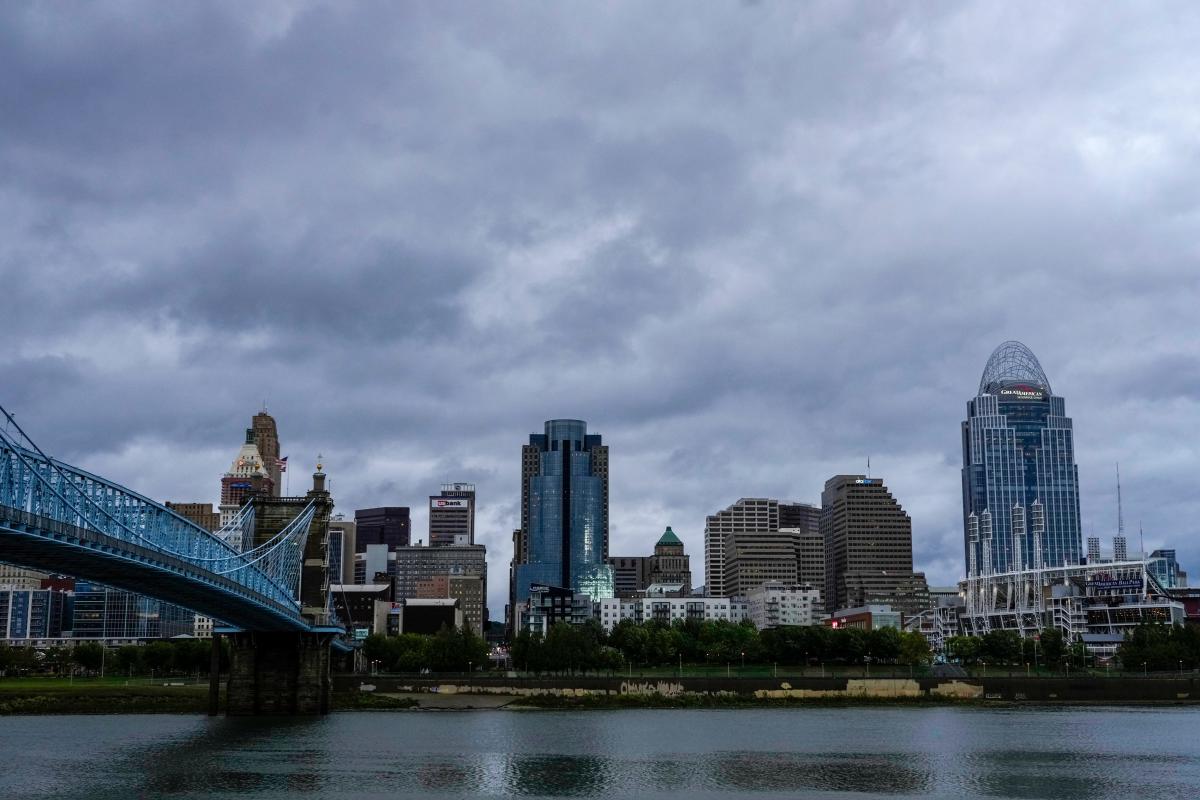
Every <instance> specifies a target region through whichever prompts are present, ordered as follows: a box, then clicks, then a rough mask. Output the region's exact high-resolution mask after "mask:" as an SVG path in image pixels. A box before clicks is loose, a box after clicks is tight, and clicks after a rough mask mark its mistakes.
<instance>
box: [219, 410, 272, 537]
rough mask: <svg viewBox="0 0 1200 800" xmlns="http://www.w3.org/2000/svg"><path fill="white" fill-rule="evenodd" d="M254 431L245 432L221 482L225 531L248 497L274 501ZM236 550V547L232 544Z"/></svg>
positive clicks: (247, 430)
mask: <svg viewBox="0 0 1200 800" xmlns="http://www.w3.org/2000/svg"><path fill="white" fill-rule="evenodd" d="M254 439H255V436H254V429H253V428H247V429H246V438H245V441H244V442H243V443H242V446H241V449H239V450H238V454H237V455H236V456H235V457H234V459H233V463H232V464H230V465H229V471H228V472H226V473H225V475H224V476H223V477H222V478H221V505H220V507H219V511H220V512H221V525H222V527H224V526H225V525H226V524H228V523H229V522H230V521H231V520H232V519H233V518H234V517H236V516H237V513H238V510H239V509H240V508H241V507H242V506H243V505H245V503H246V501H247V500H249V499H250V498H251V497H260V496H261V497H274V496H276V492H275V481H274V480H273V479H272V478H271V473H270V472H269V471H268V470H267V466H266V465H265V464H264V463H263V457H262V454H261V453H259V451H258V445H257V444H255V443H254ZM234 544H235V546H237V543H234Z"/></svg>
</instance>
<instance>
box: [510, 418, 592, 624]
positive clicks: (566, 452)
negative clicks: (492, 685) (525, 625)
mask: <svg viewBox="0 0 1200 800" xmlns="http://www.w3.org/2000/svg"><path fill="white" fill-rule="evenodd" d="M521 530H522V534H521V536H522V537H523V538H524V539H525V540H526V541H525V542H523V543H522V548H521V549H522V550H523V551H524V555H525V559H526V560H525V561H524V562H523V563H519V564H515V565H514V569H513V575H514V583H515V585H514V587H513V588H512V589H511V590H510V593H509V594H510V597H512V603H513V604H514V606H515V605H517V604H520V603H522V602H524V601H525V600H527V599H528V598H529V594H530V587H531V586H533V585H535V584H536V585H541V586H552V587H559V588H564V589H569V590H571V591H572V592H575V593H579V594H586V595H588V596H589V597H592V598H601V597H612V595H613V575H612V568H611V567H610V566H609V565H608V563H607V559H608V447H606V446H605V445H604V444H603V441H602V439H601V437H600V436H599V435H597V434H589V433H588V432H587V423H585V422H583V421H582V420H573V419H557V420H550V421H548V422H546V424H545V428H544V432H543V433H540V434H537V433H535V434H531V435H530V437H529V444H527V445H525V446H524V447H523V448H522V452H521ZM515 613H516V611H515V609H514V614H515Z"/></svg>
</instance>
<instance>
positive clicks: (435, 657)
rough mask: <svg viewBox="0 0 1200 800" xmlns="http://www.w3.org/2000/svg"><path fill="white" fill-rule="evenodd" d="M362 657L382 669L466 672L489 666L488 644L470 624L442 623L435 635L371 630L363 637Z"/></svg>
mask: <svg viewBox="0 0 1200 800" xmlns="http://www.w3.org/2000/svg"><path fill="white" fill-rule="evenodd" d="M363 657H364V658H365V659H366V660H367V663H368V664H369V665H371V666H372V667H374V668H375V669H377V670H380V671H383V672H424V671H426V670H428V671H430V672H467V671H469V670H476V669H487V667H488V646H487V642H485V641H484V640H483V639H481V638H479V637H478V636H476V635H475V633H474V632H473V631H471V630H470V629H468V628H461V629H453V628H447V627H443V628H442V629H441V630H440V631H438V632H437V633H436V634H434V635H432V636H428V635H423V634H418V633H404V634H401V635H399V636H383V635H381V634H377V633H376V634H371V635H370V636H368V637H367V638H366V639H365V640H364V641H363Z"/></svg>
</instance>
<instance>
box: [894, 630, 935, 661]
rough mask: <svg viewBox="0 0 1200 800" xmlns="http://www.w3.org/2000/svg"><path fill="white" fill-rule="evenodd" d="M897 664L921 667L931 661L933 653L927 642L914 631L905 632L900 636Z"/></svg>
mask: <svg viewBox="0 0 1200 800" xmlns="http://www.w3.org/2000/svg"><path fill="white" fill-rule="evenodd" d="M897 660H898V661H899V663H901V664H905V665H907V666H911V667H923V666H926V665H928V664H929V662H930V661H932V660H933V651H932V650H930V648H929V642H928V641H926V639H925V637H924V636H922V635H921V634H919V633H917V632H916V631H911V632H905V633H903V634H901V636H900V655H899V658H898V659H897Z"/></svg>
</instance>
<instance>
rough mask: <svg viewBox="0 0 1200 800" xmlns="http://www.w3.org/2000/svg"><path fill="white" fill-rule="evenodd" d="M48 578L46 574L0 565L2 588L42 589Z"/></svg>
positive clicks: (0, 583)
mask: <svg viewBox="0 0 1200 800" xmlns="http://www.w3.org/2000/svg"><path fill="white" fill-rule="evenodd" d="M46 577H48V576H47V575H46V573H44V572H37V571H36V570H32V569H23V568H22V567H12V566H9V565H8V564H0V587H4V588H6V589H40V588H41V586H42V580H43V579H45V578H46Z"/></svg>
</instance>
